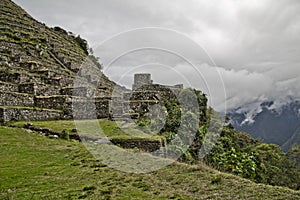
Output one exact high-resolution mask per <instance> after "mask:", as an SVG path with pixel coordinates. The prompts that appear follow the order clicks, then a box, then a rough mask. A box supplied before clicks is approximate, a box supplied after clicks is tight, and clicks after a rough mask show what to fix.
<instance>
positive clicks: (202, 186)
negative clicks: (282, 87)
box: [0, 126, 300, 200]
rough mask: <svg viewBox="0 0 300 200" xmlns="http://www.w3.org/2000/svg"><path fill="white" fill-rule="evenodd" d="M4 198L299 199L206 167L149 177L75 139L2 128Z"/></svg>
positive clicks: (177, 166)
mask: <svg viewBox="0 0 300 200" xmlns="http://www.w3.org/2000/svg"><path fill="white" fill-rule="evenodd" d="M0 142H1V146H0V160H1V163H0V199H272V200H273V199H300V192H299V191H293V190H290V189H287V188H280V187H272V186H267V185H262V184H255V183H253V182H251V181H248V180H245V179H242V178H240V177H237V176H233V175H230V174H224V173H219V172H217V171H215V170H212V169H210V168H209V167H207V166H204V165H203V164H199V165H186V164H181V163H174V164H172V165H170V166H168V167H166V168H163V169H161V170H158V171H155V172H152V173H147V174H133V173H130V174H129V173H124V172H120V171H117V170H114V169H111V168H110V167H109V166H106V165H105V164H103V163H101V162H99V161H96V160H95V159H94V158H93V157H92V156H91V155H90V154H89V152H88V151H87V150H86V149H85V148H84V146H83V145H82V144H81V143H79V142H76V141H68V140H62V139H49V138H47V137H44V136H42V135H40V134H36V133H34V132H30V131H27V130H24V129H21V128H10V127H4V126H1V127H0Z"/></svg>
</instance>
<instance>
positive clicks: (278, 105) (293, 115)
mask: <svg viewBox="0 0 300 200" xmlns="http://www.w3.org/2000/svg"><path fill="white" fill-rule="evenodd" d="M228 116H229V117H230V122H231V124H232V125H233V126H234V127H235V128H236V129H238V130H240V131H245V132H247V133H249V134H251V135H252V136H253V137H254V138H257V139H260V140H262V141H263V142H266V143H274V144H278V145H280V146H281V147H282V148H283V150H285V151H287V150H289V149H291V147H292V146H293V145H295V144H299V143H300V102H299V100H293V99H290V100H289V101H287V102H276V101H267V102H263V103H260V104H258V105H252V108H251V109H250V106H244V107H240V108H237V109H234V110H231V111H230V112H228Z"/></svg>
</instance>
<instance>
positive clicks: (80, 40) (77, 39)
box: [74, 35, 89, 55]
mask: <svg viewBox="0 0 300 200" xmlns="http://www.w3.org/2000/svg"><path fill="white" fill-rule="evenodd" d="M74 41H75V42H76V43H77V44H78V45H79V46H80V48H81V49H82V50H83V51H84V53H85V54H86V55H88V54H89V47H88V43H87V41H86V40H85V39H83V38H81V37H80V35H78V36H76V37H75V38H74Z"/></svg>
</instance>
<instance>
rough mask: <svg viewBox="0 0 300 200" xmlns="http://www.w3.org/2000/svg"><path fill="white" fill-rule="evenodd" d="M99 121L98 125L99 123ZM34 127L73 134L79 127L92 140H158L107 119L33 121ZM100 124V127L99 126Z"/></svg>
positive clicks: (17, 125) (128, 125)
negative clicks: (101, 138) (102, 138)
mask: <svg viewBox="0 0 300 200" xmlns="http://www.w3.org/2000/svg"><path fill="white" fill-rule="evenodd" d="M97 121H98V123H97ZM25 123H26V122H25V121H19V122H10V123H8V124H9V125H11V126H16V127H23V125H24V124H25ZM31 123H32V124H33V126H35V127H40V128H50V129H51V130H53V131H56V132H62V131H63V130H66V131H68V132H71V131H72V129H75V128H76V125H77V126H78V127H79V130H80V135H85V136H89V137H91V138H94V137H95V138H97V137H104V136H105V137H110V138H126V139H127V138H149V139H151V138H154V139H155V138H157V135H156V134H155V133H151V132H146V131H143V129H142V127H138V126H137V125H135V124H127V123H125V122H122V121H118V122H114V121H110V120H107V119H99V120H76V125H75V122H74V120H55V121H32V122H31ZM98 124H99V126H98ZM99 130H102V131H99Z"/></svg>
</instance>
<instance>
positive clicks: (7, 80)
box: [0, 0, 125, 122]
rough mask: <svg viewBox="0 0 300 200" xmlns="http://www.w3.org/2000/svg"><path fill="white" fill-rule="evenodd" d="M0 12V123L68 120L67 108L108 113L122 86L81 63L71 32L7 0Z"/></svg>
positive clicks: (78, 112)
mask: <svg viewBox="0 0 300 200" xmlns="http://www.w3.org/2000/svg"><path fill="white" fill-rule="evenodd" d="M0 12H1V19H0V122H7V121H11V120H47V119H58V118H60V119H69V118H72V117H73V110H72V107H76V108H77V109H76V117H81V118H91V117H93V116H94V115H96V117H99V118H101V117H109V102H110V101H111V100H112V98H115V97H118V96H119V97H120V96H122V93H123V91H124V90H125V89H124V88H122V87H120V86H118V85H117V84H116V83H114V82H112V81H110V80H109V79H108V78H107V77H106V76H105V75H104V74H103V73H102V72H101V70H100V69H99V68H98V67H97V66H96V64H95V63H93V62H91V61H89V60H87V61H86V58H87V57H88V55H87V54H86V52H85V51H84V49H83V48H82V47H81V46H80V44H79V43H78V42H76V40H75V36H74V35H73V34H71V33H67V32H66V31H60V29H59V28H58V29H55V28H48V27H47V26H45V25H44V24H42V23H39V22H38V21H36V20H35V19H33V18H32V17H31V16H30V15H29V14H27V13H26V12H25V11H24V10H23V9H22V8H20V7H19V6H17V5H16V4H15V3H13V2H12V1H10V0H1V1H0ZM83 63H86V65H85V66H83V67H81V65H82V64H83ZM99 77H101V78H99ZM74 80H76V82H77V83H76V84H74ZM113 90H114V91H115V92H114V95H115V96H114V97H112V91H113ZM116 91H117V92H116ZM95 107H96V113H95V112H94V115H93V114H91V113H89V112H90V111H91V109H92V108H95Z"/></svg>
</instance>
